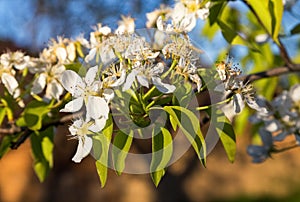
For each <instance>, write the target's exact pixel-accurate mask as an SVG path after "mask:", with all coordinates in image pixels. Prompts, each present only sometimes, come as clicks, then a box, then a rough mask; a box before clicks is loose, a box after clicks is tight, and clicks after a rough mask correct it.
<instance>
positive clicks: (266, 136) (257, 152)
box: [247, 128, 273, 163]
mask: <svg viewBox="0 0 300 202" xmlns="http://www.w3.org/2000/svg"><path fill="white" fill-rule="evenodd" d="M259 134H260V137H261V140H262V145H250V146H248V148H247V152H248V154H249V155H250V156H252V158H253V159H252V162H253V163H261V162H263V161H265V160H266V159H267V158H268V157H270V151H271V150H272V147H273V138H272V133H270V132H268V131H266V130H264V129H263V128H260V130H259Z"/></svg>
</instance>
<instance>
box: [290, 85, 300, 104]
mask: <svg viewBox="0 0 300 202" xmlns="http://www.w3.org/2000/svg"><path fill="white" fill-rule="evenodd" d="M290 96H291V98H292V100H293V101H294V102H299V101H300V84H297V85H294V86H293V87H292V88H291V89H290Z"/></svg>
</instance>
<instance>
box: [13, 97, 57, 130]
mask: <svg viewBox="0 0 300 202" xmlns="http://www.w3.org/2000/svg"><path fill="white" fill-rule="evenodd" d="M51 106H52V103H50V104H48V103H45V102H41V101H37V100H33V101H31V102H30V103H28V105H27V106H26V108H25V109H24V112H23V113H22V116H21V117H20V118H19V119H18V120H17V125H18V126H27V127H28V128H29V129H30V130H35V131H36V130H40V129H41V128H42V123H43V119H44V118H45V117H46V115H47V113H48V112H50V110H51Z"/></svg>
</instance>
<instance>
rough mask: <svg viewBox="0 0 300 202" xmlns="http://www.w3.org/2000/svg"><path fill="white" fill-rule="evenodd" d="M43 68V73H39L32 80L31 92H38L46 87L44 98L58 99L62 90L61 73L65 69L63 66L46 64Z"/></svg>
mask: <svg viewBox="0 0 300 202" xmlns="http://www.w3.org/2000/svg"><path fill="white" fill-rule="evenodd" d="M43 70H44V71H43V73H40V74H39V75H38V76H37V77H36V79H35V80H34V81H33V84H32V88H31V93H32V94H40V93H41V92H43V90H44V89H45V88H46V92H45V98H46V99H51V98H54V99H56V100H59V97H60V96H61V95H62V94H63V92H64V89H63V87H62V85H61V83H60V80H61V75H62V73H63V72H64V71H65V66H64V65H54V66H52V65H47V66H46V67H45V68H43ZM40 71H41V70H40Z"/></svg>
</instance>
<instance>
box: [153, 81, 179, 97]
mask: <svg viewBox="0 0 300 202" xmlns="http://www.w3.org/2000/svg"><path fill="white" fill-rule="evenodd" d="M152 81H153V84H154V85H155V87H156V88H157V89H158V90H159V91H160V92H162V93H166V94H168V93H173V92H174V91H175V89H176V87H175V86H174V85H170V84H167V83H163V82H162V81H161V79H160V78H158V77H152Z"/></svg>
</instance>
